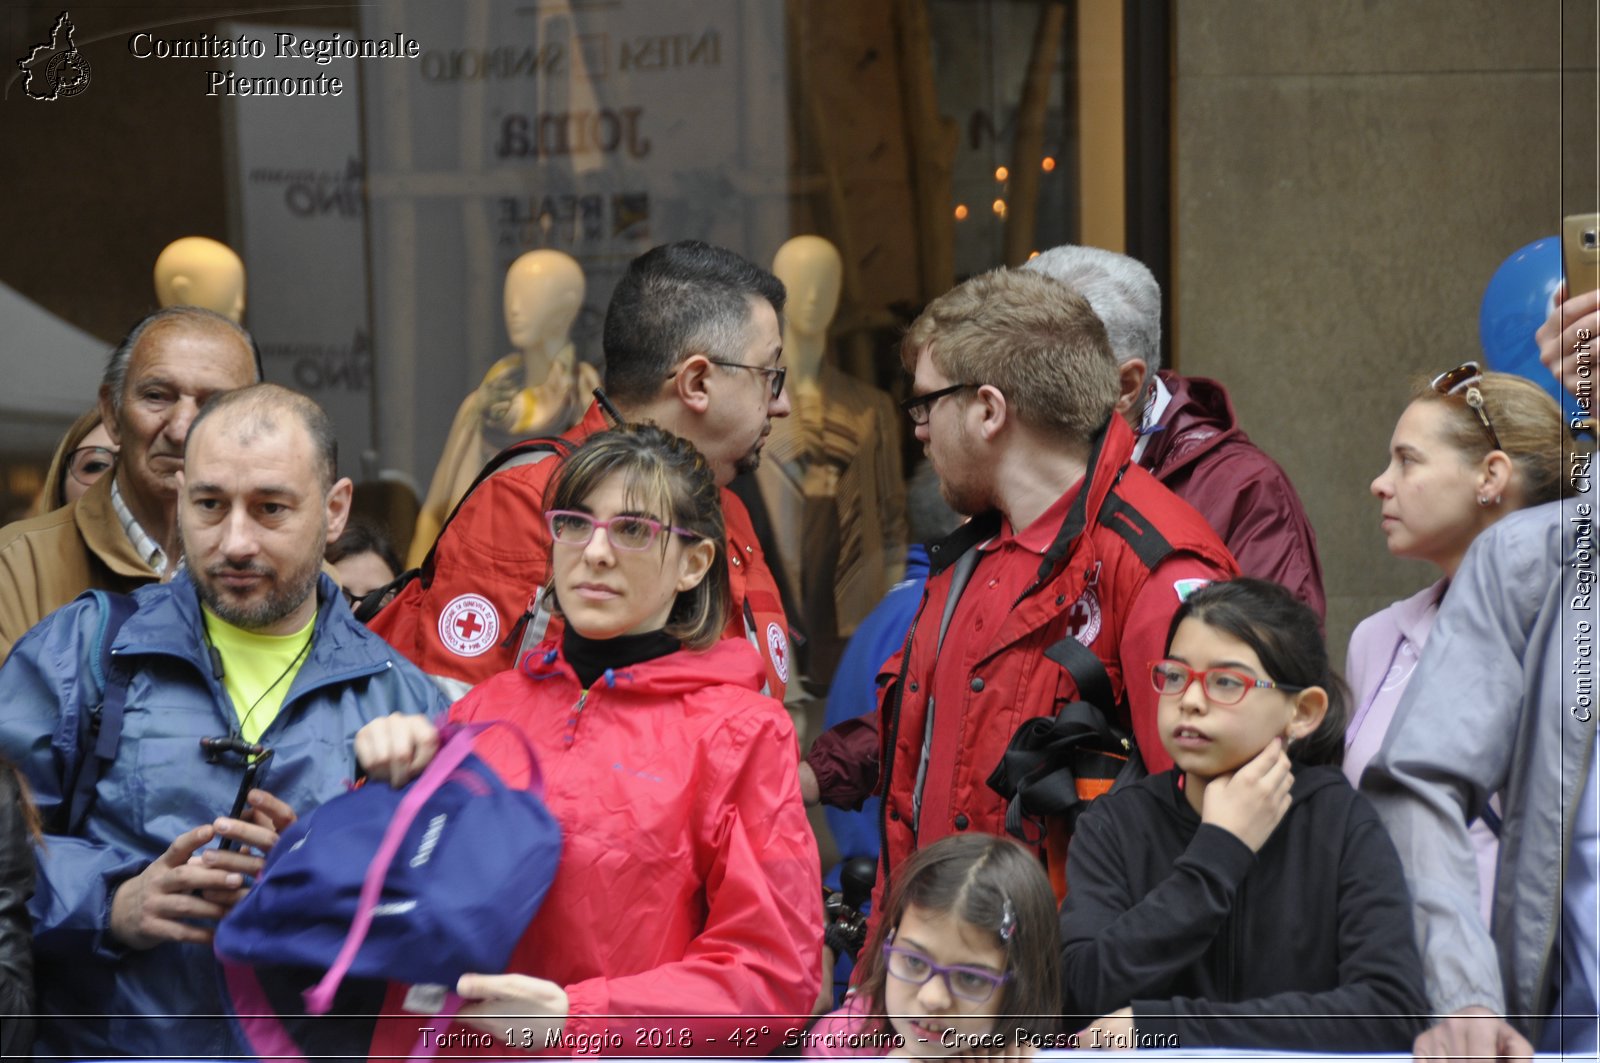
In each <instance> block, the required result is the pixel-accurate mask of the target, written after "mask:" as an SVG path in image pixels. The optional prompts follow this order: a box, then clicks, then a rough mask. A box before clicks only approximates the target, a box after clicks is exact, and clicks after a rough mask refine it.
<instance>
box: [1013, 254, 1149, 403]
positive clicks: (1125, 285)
mask: <svg viewBox="0 0 1600 1063" xmlns="http://www.w3.org/2000/svg"><path fill="white" fill-rule="evenodd" d="M1023 268H1024V269H1031V270H1033V271H1034V272H1036V273H1043V274H1044V275H1045V276H1046V277H1051V278H1053V279H1055V280H1058V281H1060V282H1061V283H1062V284H1065V285H1066V286H1067V287H1069V288H1071V289H1072V290H1073V291H1075V292H1077V293H1078V294H1079V295H1081V296H1083V297H1084V298H1085V299H1087V300H1088V301H1089V305H1090V306H1091V307H1092V308H1093V309H1094V313H1095V316H1096V317H1098V318H1099V319H1100V321H1101V323H1103V324H1104V325H1105V327H1106V336H1107V337H1108V338H1109V339H1110V340H1111V353H1112V354H1114V355H1115V356H1116V359H1117V364H1118V365H1121V364H1122V363H1124V362H1127V361H1131V360H1132V359H1134V358H1140V359H1143V360H1144V364H1145V370H1146V372H1147V373H1149V374H1151V375H1153V374H1154V373H1155V372H1156V370H1158V369H1160V368H1161V286H1160V285H1159V284H1157V283H1156V278H1155V274H1153V273H1151V272H1150V270H1149V269H1148V268H1147V267H1146V266H1145V264H1144V263H1143V262H1140V261H1139V260H1138V259H1136V258H1129V257H1128V256H1127V255H1119V254H1117V252H1115V251H1107V250H1105V249H1104V248H1099V247H1081V246H1079V245H1077V244H1062V245H1061V246H1060V247H1053V248H1051V249H1050V250H1048V251H1046V252H1044V253H1043V254H1040V255H1038V256H1036V257H1035V258H1032V259H1030V260H1029V261H1028V262H1027V263H1026V264H1025V265H1024V266H1023Z"/></svg>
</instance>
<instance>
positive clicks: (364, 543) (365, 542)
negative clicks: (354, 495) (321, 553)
mask: <svg viewBox="0 0 1600 1063" xmlns="http://www.w3.org/2000/svg"><path fill="white" fill-rule="evenodd" d="M357 554H377V555H378V560H380V561H382V562H383V563H384V564H385V565H388V566H389V571H390V572H392V573H394V575H395V576H398V575H399V574H400V573H401V572H404V571H405V569H403V568H401V567H400V555H399V554H396V553H395V552H394V546H393V545H392V544H391V543H390V542H389V537H388V536H387V535H385V534H384V533H383V529H382V528H380V527H378V525H376V524H374V523H372V522H371V521H367V520H362V519H361V518H359V517H351V518H350V521H349V523H347V524H346V525H345V526H344V534H342V535H340V536H339V537H338V538H337V539H335V540H334V541H333V542H332V543H330V544H329V546H328V550H327V553H326V555H325V556H326V557H327V560H328V564H330V565H336V564H338V563H339V562H340V561H343V560H344V559H345V558H347V557H355V556H356V555H357ZM390 578H391V579H392V578H393V577H392V576H391V577H390Z"/></svg>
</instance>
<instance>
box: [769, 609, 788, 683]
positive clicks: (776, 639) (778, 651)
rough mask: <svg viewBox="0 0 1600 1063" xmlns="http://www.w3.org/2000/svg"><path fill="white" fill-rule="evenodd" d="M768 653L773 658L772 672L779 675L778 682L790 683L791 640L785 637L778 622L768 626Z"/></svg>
mask: <svg viewBox="0 0 1600 1063" xmlns="http://www.w3.org/2000/svg"><path fill="white" fill-rule="evenodd" d="M767 652H768V653H769V654H771V656H772V670H773V671H775V672H777V673H778V681H779V682H780V683H787V682H788V681H789V639H788V638H787V637H786V636H785V635H784V633H783V628H781V627H779V626H778V625H777V623H776V622H773V623H770V624H768V625H767Z"/></svg>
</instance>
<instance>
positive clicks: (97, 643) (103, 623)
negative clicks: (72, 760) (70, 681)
mask: <svg viewBox="0 0 1600 1063" xmlns="http://www.w3.org/2000/svg"><path fill="white" fill-rule="evenodd" d="M86 593H87V594H91V595H93V596H94V600H95V601H96V602H97V603H98V604H99V613H100V617H99V623H98V624H97V625H96V627H95V633H94V643H93V645H92V647H91V649H90V653H89V668H90V671H91V673H92V674H93V677H94V680H95V683H96V684H97V685H98V686H99V688H100V703H99V704H98V705H96V706H95V707H94V710H93V711H92V712H89V713H87V714H81V715H80V716H79V717H78V752H79V763H78V772H77V777H76V778H75V779H74V780H73V783H72V798H71V801H70V803H69V804H68V810H67V833H68V834H77V833H78V829H79V828H80V827H81V826H83V821H84V820H85V819H87V818H88V816H89V811H90V809H92V808H93V807H94V794H95V787H96V786H97V785H99V782H100V776H101V775H102V774H103V773H104V771H105V769H106V768H107V767H110V765H111V762H112V761H114V760H116V759H117V747H118V746H119V745H121V744H122V718H123V715H124V713H125V710H126V708H127V704H128V675H127V671H126V669H124V668H122V667H121V666H120V665H119V664H118V663H117V661H116V660H115V658H114V657H113V656H112V654H111V644H112V642H114V641H115V640H116V637H117V632H118V631H120V630H122V625H123V624H125V623H127V621H128V618H129V617H130V616H132V615H133V614H134V612H135V611H136V610H137V609H138V608H139V603H138V602H136V601H134V600H133V598H132V597H131V596H129V595H126V594H112V593H110V592H108V591H101V590H91V591H88V592H86Z"/></svg>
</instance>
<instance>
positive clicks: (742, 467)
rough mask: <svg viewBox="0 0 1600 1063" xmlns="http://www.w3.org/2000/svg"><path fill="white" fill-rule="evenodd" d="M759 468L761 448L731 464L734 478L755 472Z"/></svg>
mask: <svg viewBox="0 0 1600 1063" xmlns="http://www.w3.org/2000/svg"><path fill="white" fill-rule="evenodd" d="M760 467H761V448H760V447H757V448H756V449H755V450H752V451H751V452H750V453H748V454H746V455H745V456H744V457H742V458H740V459H739V460H738V461H736V462H734V463H733V472H734V475H736V476H743V475H744V474H745V473H748V472H755V471H756V470H757V469H758V468H760Z"/></svg>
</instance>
